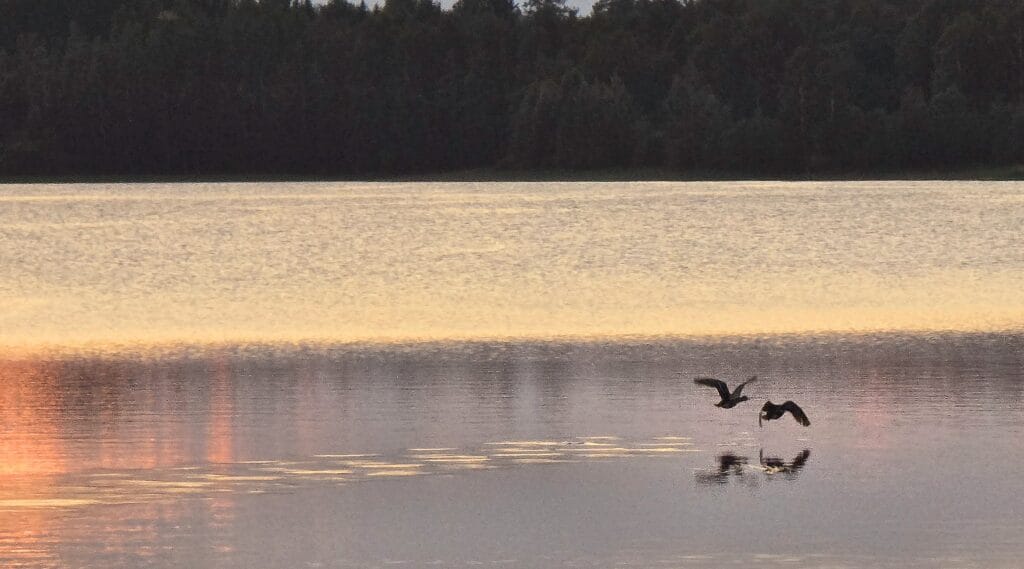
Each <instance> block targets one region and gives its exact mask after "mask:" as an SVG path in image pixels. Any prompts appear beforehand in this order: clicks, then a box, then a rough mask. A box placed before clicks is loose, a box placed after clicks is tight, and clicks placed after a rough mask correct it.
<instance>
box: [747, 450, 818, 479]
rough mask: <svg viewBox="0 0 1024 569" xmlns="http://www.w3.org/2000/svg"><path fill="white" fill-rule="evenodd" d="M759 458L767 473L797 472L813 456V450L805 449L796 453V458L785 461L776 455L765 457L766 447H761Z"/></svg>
mask: <svg viewBox="0 0 1024 569" xmlns="http://www.w3.org/2000/svg"><path fill="white" fill-rule="evenodd" d="M757 455H758V458H759V460H760V462H761V468H763V469H764V471H765V474H775V473H777V472H789V473H793V474H796V472H797V471H799V470H800V469H801V468H803V467H804V464H806V463H807V459H808V458H810V457H811V451H810V450H808V449H804V450H803V452H801V453H800V454H798V455H796V458H794V459H793V460H791V461H789V462H788V463H787V462H785V461H783V460H782V459H781V458H776V457H774V456H769V457H767V458H766V457H765V456H764V449H761V450H760V451H759V452H758V453H757Z"/></svg>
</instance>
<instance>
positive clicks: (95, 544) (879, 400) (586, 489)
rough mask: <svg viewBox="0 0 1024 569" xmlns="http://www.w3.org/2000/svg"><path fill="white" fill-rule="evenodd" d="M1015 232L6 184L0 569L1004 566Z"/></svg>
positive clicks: (608, 209) (957, 205)
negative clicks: (770, 410)
mask: <svg viewBox="0 0 1024 569" xmlns="http://www.w3.org/2000/svg"><path fill="white" fill-rule="evenodd" d="M1021 227H1024V184H1020V183H960V182H957V183H933V182H916V183H907V182H899V183H896V182H890V183H878V182H859V183H834V184H822V183H814V184H811V183H808V184H794V183H720V184H704V183H701V184H680V183H648V184H618V183H616V184H583V183H573V184H269V185H245V184H216V185H152V186H145V185H124V186H101V185H96V186H87V185H83V186H73V185H54V186H0V267H2V269H3V270H2V271H0V566H2V567H26V568H49V567H75V568H79V567H80V568H85V567H97V568H108V567H126V568H134V567H160V568H163V567H168V568H170V567H197V568H206V567H209V568H220V567H223V568H250V567H252V568H292V567H342V568H348V567H479V566H485V567H526V568H547V567H598V568H604V567H607V568H614V567H722V566H744V565H750V564H756V565H759V566H765V567H851V568H852V567H950V568H953V567H956V568H960V567H1007V568H1009V567H1019V566H1021V564H1022V554H1024V540H1022V539H1021V536H1022V535H1024V476H1021V473H1020V469H1021V468H1022V466H1024V445H1022V444H1021V440H1022V435H1024V294H1021V291H1022V287H1021V284H1020V283H1021V282H1022V281H1024V246H1022V245H1024V243H1021V241H1022V239H1021ZM754 374H757V375H758V376H759V380H758V381H757V382H755V383H752V384H750V385H749V386H747V388H746V391H745V393H746V394H747V395H749V396H750V397H751V401H749V402H747V403H743V404H741V405H740V406H738V407H736V408H734V409H731V410H723V409H718V408H715V407H714V406H713V403H714V402H715V393H714V390H712V389H709V388H705V387H700V386H696V385H694V384H693V382H692V378H693V377H694V376H697V375H715V376H719V377H722V378H724V379H726V380H728V381H730V382H731V383H734V382H736V381H737V380H740V379H741V378H745V377H748V376H750V375H754ZM767 399H771V400H773V401H775V402H781V401H784V400H786V399H792V400H794V401H797V402H798V403H800V405H801V406H802V407H803V408H804V409H805V410H806V411H807V414H808V415H809V417H810V419H811V422H812V424H811V426H810V427H808V428H804V427H801V426H800V425H798V424H797V423H796V422H794V421H793V420H792V419H791V418H789V417H788V416H787V417H784V418H783V419H782V420H780V421H777V422H771V423H768V424H766V425H765V426H764V427H763V428H759V427H758V425H757V410H758V409H759V408H760V405H761V404H762V403H763V402H764V401H765V400H767ZM780 463H781V464H784V465H785V466H786V468H783V469H782V470H781V471H776V470H777V469H775V468H772V467H773V466H775V465H778V464H780Z"/></svg>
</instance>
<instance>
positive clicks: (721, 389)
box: [693, 375, 757, 409]
mask: <svg viewBox="0 0 1024 569" xmlns="http://www.w3.org/2000/svg"><path fill="white" fill-rule="evenodd" d="M755 380H757V376H756V375H755V376H753V377H751V378H750V379H748V380H746V381H744V382H743V383H741V384H739V385H737V386H736V389H735V390H734V391H733V392H732V393H729V386H727V385H726V384H725V382H724V381H722V380H720V379H715V378H713V377H698V378H696V379H694V380H693V382H694V383H696V384H697V385H706V386H708V387H714V388H715V389H717V390H718V394H719V395H720V396H722V400H721V401H720V402H718V403H715V407H721V408H722V409H732V408H733V407H735V406H737V405H739V404H740V403H742V402H744V401H746V400H747V397H746V396H745V395H743V396H741V395H740V394H741V393H742V392H743V386H744V385H746V384H748V383H750V382H751V381H755Z"/></svg>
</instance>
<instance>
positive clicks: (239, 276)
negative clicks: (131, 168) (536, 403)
mask: <svg viewBox="0 0 1024 569" xmlns="http://www.w3.org/2000/svg"><path fill="white" fill-rule="evenodd" d="M1021 227H1024V184H1022V183H1014V182H1008V183H990V182H985V183H975V182H912V183H911V182H858V183H766V182H759V183H736V182H730V183H637V184H626V183H563V184H556V183H536V184H522V183H483V184H468V183H460V184H425V183H415V184H338V183H330V184H320V183H308V184H212V185H200V184H174V185H150V186H148V185H51V186H46V185H43V186H3V187H0V267H3V270H2V271H0V346H6V347H7V348H9V349H11V350H13V349H18V350H21V351H26V350H28V351H33V350H38V349H40V347H47V348H48V349H58V350H66V349H68V348H73V349H76V350H80V349H83V348H85V349H90V350H103V349H106V348H108V347H109V346H111V345H120V346H122V347H123V346H124V345H126V344H134V345H143V346H146V345H153V344H176V343H182V342H184V343H187V344H197V343H204V344H207V343H239V342H252V341H258V342H269V343H275V342H281V341H286V342H326V343H333V342H349V341H365V340H403V341H404V340H438V339H443V340H447V339H478V338H492V339H493V338H519V339H523V338H550V337H575V338H581V337H582V338H589V337H621V336H623V335H642V336H665V335H670V336H691V335H708V334H763V333H771V332H809V331H815V332H820V331H844V332H849V331H872V330H959V331H962V330H973V331H991V330H1005V329H1019V328H1021V327H1022V325H1024V295H1022V294H1020V290H1021V285H1020V283H1021V280H1022V276H1024V246H1022V242H1021V241H1022V240H1021Z"/></svg>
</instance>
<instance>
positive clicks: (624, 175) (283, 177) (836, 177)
mask: <svg viewBox="0 0 1024 569" xmlns="http://www.w3.org/2000/svg"><path fill="white" fill-rule="evenodd" d="M743 180H781V181H792V182H805V181H806V182H813V181H823V182H828V181H842V180H851V181H852V180H961V181H964V180H979V181H994V182H995V181H1018V180H1024V164H1019V165H1016V166H1004V167H998V168H969V169H958V170H911V171H885V170H880V171H872V172H862V171H850V172H813V173H805V174H799V175H796V174H789V175H774V176H773V175H763V174H760V175H759V174H751V173H742V172H676V171H672V170H668V169H659V168H625V169H607V170H511V169H510V170H506V169H500V168H480V169H474V170H458V171H451V172H433V173H421V174H367V175H332V174H323V175H299V174H295V175H290V174H219V175H216V174H202V175H195V176H188V175H144V176H142V175H140V176H135V175H110V176H97V175H88V176H74V175H61V176H15V177H6V178H5V177H0V184H91V183H96V184H104V183H106V184H112V183H128V184H130V183H137V184H152V183H230V182H238V183H245V182H383V183H386V182H662V181H664V182H725V181H743Z"/></svg>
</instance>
